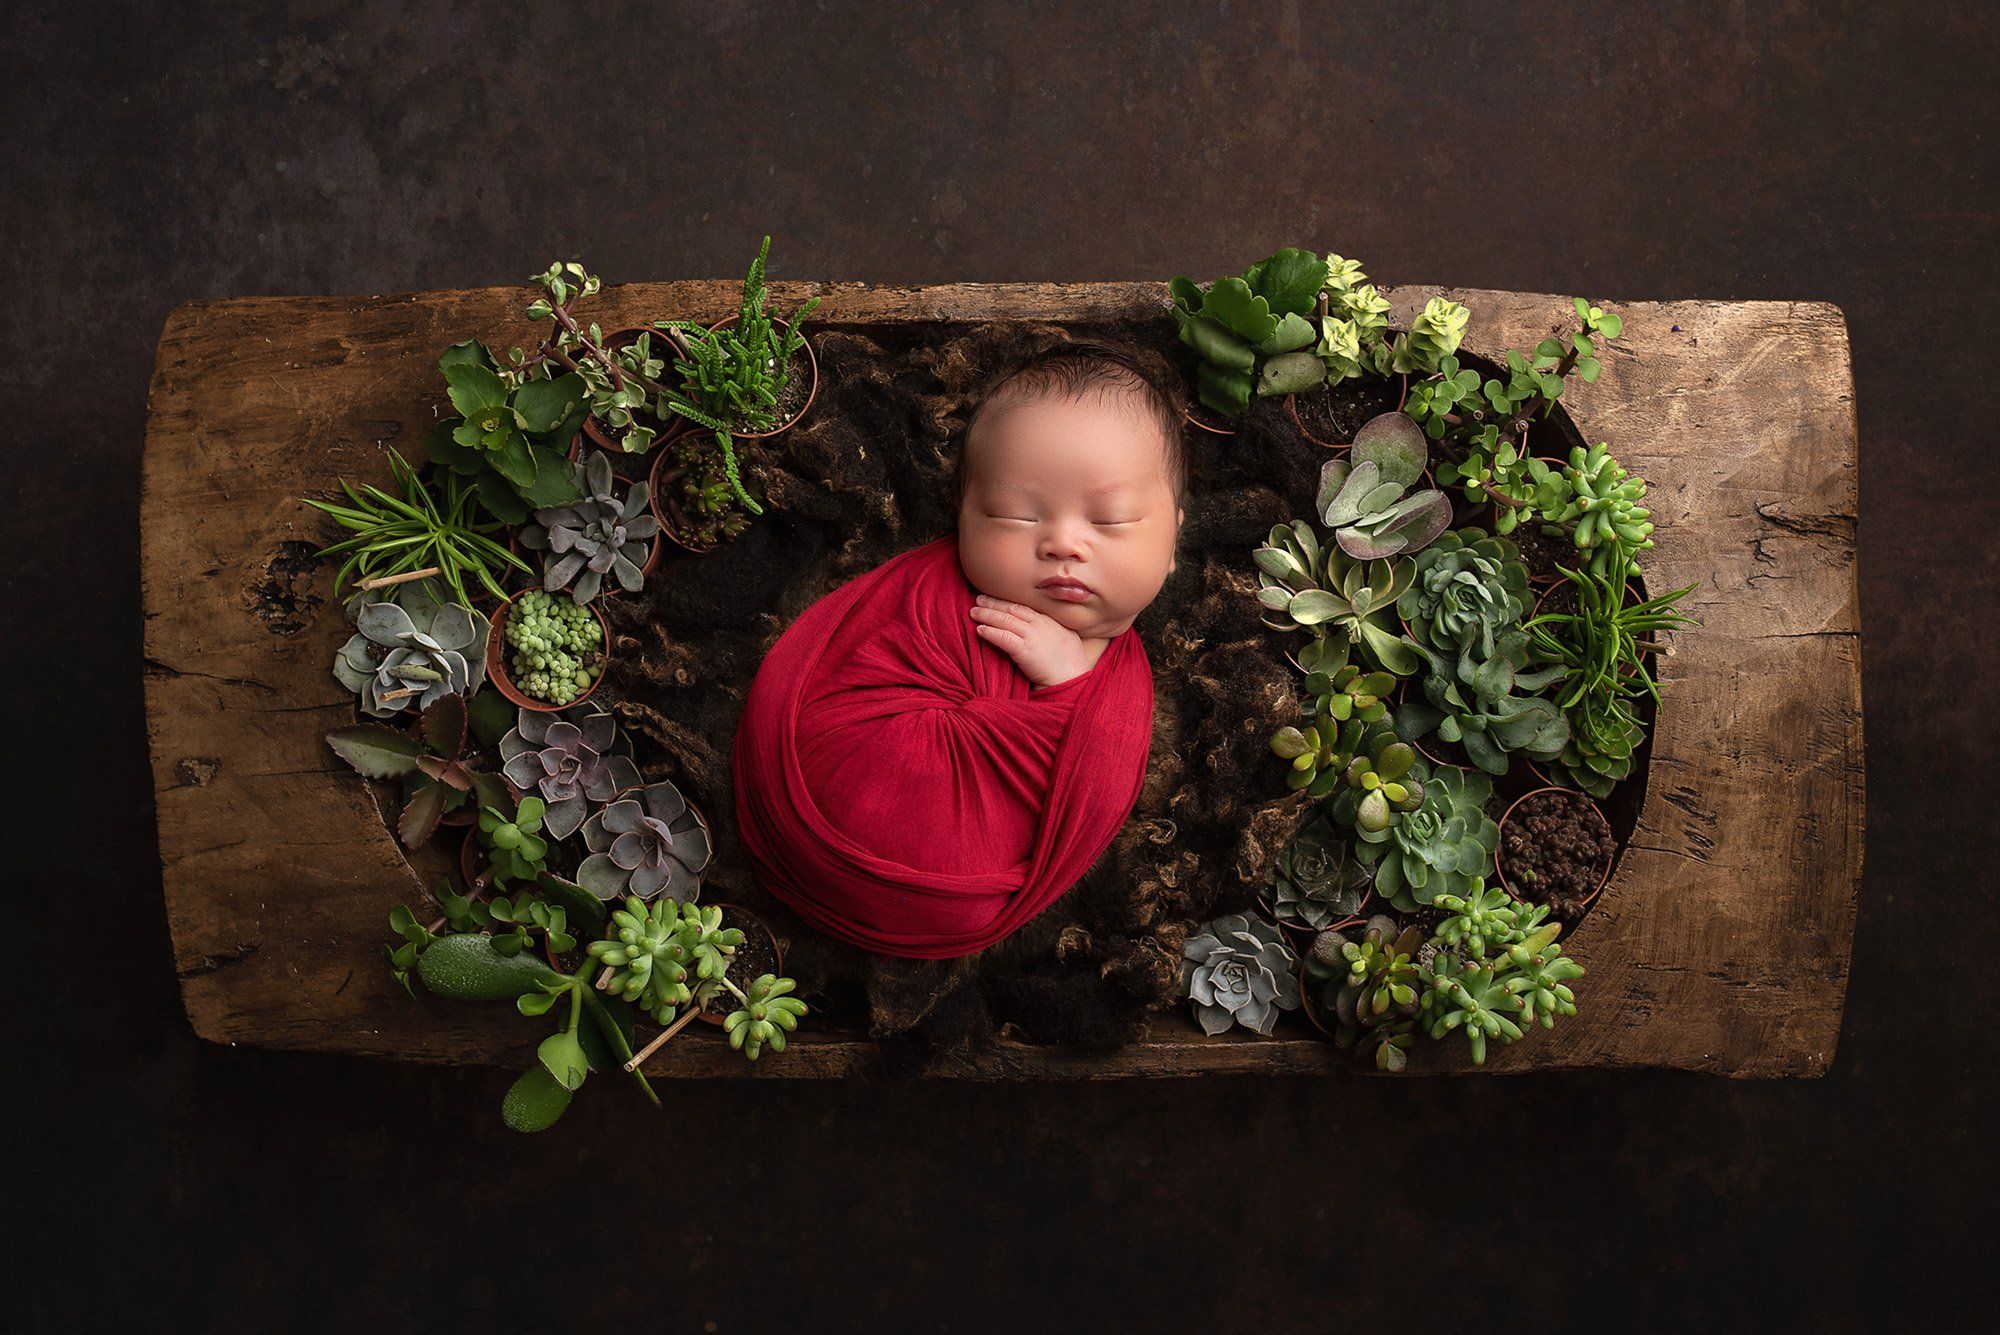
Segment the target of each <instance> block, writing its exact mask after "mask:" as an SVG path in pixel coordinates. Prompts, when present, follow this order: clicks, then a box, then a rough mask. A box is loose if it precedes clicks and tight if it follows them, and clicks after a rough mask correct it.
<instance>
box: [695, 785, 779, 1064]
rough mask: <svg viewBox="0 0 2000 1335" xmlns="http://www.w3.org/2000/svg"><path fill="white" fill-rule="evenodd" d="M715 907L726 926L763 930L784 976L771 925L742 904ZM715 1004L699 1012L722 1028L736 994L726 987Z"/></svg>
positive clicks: (745, 930)
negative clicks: (713, 1008) (720, 913)
mask: <svg viewBox="0 0 2000 1335" xmlns="http://www.w3.org/2000/svg"><path fill="white" fill-rule="evenodd" d="M688 805H689V806H690V807H692V806H693V805H694V804H693V803H692V802H690V803H689V804H688ZM715 907H716V908H719V909H721V910H722V925H723V926H724V927H740V928H742V929H743V934H744V936H746V937H748V936H749V935H751V933H753V932H762V933H763V934H764V939H765V940H767V941H769V942H770V943H771V956H772V958H773V959H775V960H777V961H778V963H777V967H776V968H774V969H773V970H772V972H773V973H775V974H777V975H778V977H780V978H782V977H784V976H785V952H784V950H783V949H782V948H781V947H780V946H779V945H778V934H777V933H776V932H773V931H772V930H771V925H770V924H769V923H767V922H765V921H764V920H763V919H762V918H760V917H758V916H757V915H756V914H755V913H752V912H751V911H750V910H749V909H746V908H744V907H743V906H742V905H740V904H717V905H715ZM743 981H744V980H741V979H739V980H737V985H738V986H741V985H742V982H743ZM714 1004H715V1005H716V1006H718V1007H720V1009H718V1010H708V1009H706V1008H704V1009H702V1010H701V1011H700V1012H699V1014H700V1016H701V1022H702V1023H703V1024H712V1025H714V1026H715V1027H716V1028H718V1029H720V1028H721V1027H722V1021H723V1019H724V1018H725V1017H726V1016H727V1015H728V1014H729V1012H730V1011H733V1010H735V1009H736V995H735V993H733V992H731V991H729V990H728V989H727V988H725V989H723V992H722V995H721V996H720V997H718V998H717V999H716V1000H715V1003H714Z"/></svg>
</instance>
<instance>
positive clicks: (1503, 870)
mask: <svg viewBox="0 0 2000 1335" xmlns="http://www.w3.org/2000/svg"><path fill="white" fill-rule="evenodd" d="M1536 772H1537V773H1540V771H1539V770H1537V771H1536ZM1542 793H1566V794H1568V795H1569V796H1571V797H1575V798H1580V799H1582V800H1583V802H1584V803H1585V804H1586V805H1587V806H1589V808H1590V811H1591V814H1592V815H1594V816H1596V817H1597V819H1598V822H1599V823H1600V824H1602V825H1603V826H1604V830H1605V833H1607V834H1609V833H1610V832H1611V821H1610V820H1609V819H1608V818H1607V817H1606V816H1605V814H1604V808H1603V807H1600V806H1599V805H1597V803H1596V802H1595V801H1593V800H1592V799H1591V797H1590V795H1589V794H1588V793H1583V792H1579V791H1577V790H1576V789H1574V788H1562V787H1558V786H1557V785H1555V784H1549V785H1547V786H1546V787H1542V788H1534V789H1531V790H1529V791H1528V792H1525V793H1523V794H1521V795H1520V796H1519V797H1517V798H1515V799H1514V800H1513V802H1512V803H1511V804H1509V806H1508V807H1507V811H1506V813H1505V814H1504V815H1502V816H1501V817H1500V842H1499V843H1498V844H1496V845H1494V848H1493V874H1494V875H1495V876H1497V877H1499V879H1500V886H1501V888H1502V889H1503V890H1505V891H1506V892H1507V893H1508V894H1510V895H1512V896H1513V897H1514V898H1516V899H1520V900H1524V901H1525V900H1528V896H1525V895H1523V894H1521V893H1520V892H1519V891H1518V890H1516V889H1515V888H1514V885H1513V882H1511V881H1509V880H1508V879H1507V864H1506V860H1505V859H1504V858H1503V857H1502V856H1501V854H1502V853H1503V852H1504V851H1505V850H1506V847H1507V825H1508V822H1510V821H1512V820H1513V819H1514V812H1515V811H1516V810H1517V809H1519V807H1520V805H1521V804H1522V803H1523V802H1525V801H1527V800H1528V799H1529V798H1531V797H1536V796H1539V795H1541V794H1542ZM1615 842H1616V841H1615V840H1614V845H1615ZM1617 858H1618V853H1617V849H1616V847H1615V846H1614V848H1613V850H1612V852H1611V855H1610V856H1609V857H1607V858H1605V859H1604V870H1603V871H1601V872H1599V873H1598V876H1597V884H1596V885H1594V886H1592V887H1591V890H1590V893H1589V894H1587V895H1585V896H1584V897H1583V902H1582V903H1581V904H1579V905H1578V906H1577V907H1578V910H1579V911H1582V910H1585V909H1588V908H1589V907H1590V906H1591V905H1592V904H1594V903H1596V902H1597V897H1598V896H1599V895H1601V894H1603V893H1604V887H1605V886H1606V885H1607V884H1608V883H1609V882H1610V880H1611V864H1612V863H1613V862H1615V861H1616V860H1617ZM1530 902H1536V901H1530Z"/></svg>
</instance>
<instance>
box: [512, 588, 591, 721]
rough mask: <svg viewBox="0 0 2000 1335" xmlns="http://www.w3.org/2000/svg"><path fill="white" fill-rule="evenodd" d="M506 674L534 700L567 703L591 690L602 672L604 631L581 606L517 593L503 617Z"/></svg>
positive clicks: (540, 594) (536, 594) (531, 593)
mask: <svg viewBox="0 0 2000 1335" xmlns="http://www.w3.org/2000/svg"><path fill="white" fill-rule="evenodd" d="M506 626H507V644H508V646H509V647H510V648H511V649H512V650H513V652H512V653H511V654H510V655H509V656H508V660H507V666H508V670H509V671H510V672H511V673H512V674H513V677H514V684H515V685H516V686H518V687H519V688H520V689H521V690H522V691H524V692H526V693H527V694H529V695H532V696H534V697H535V698H536V699H537V700H546V701H548V702H549V703H550V704H552V705H567V704H570V703H571V702H573V701H574V700H575V699H576V698H577V697H578V696H580V695H583V694H585V693H586V692H588V691H590V690H591V689H592V688H593V687H594V685H595V684H596V681H597V674H598V673H599V672H600V671H602V670H603V669H602V662H601V660H602V651H603V648H604V627H603V625H602V624H600V623H599V621H598V619H597V615H596V614H595V613H593V612H591V611H590V610H589V609H587V608H585V607H584V606H583V605H582V604H580V603H575V602H571V601H570V600H568V599H559V598H554V597H551V596H550V595H549V594H547V593H544V592H543V591H542V590H540V589H529V590H528V591H527V592H526V593H524V594H521V595H520V596H519V597H518V598H516V599H515V600H514V602H513V604H512V610H510V611H509V612H508V613H507V617H506Z"/></svg>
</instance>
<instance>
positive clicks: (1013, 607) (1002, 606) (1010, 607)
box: [973, 593, 1041, 621]
mask: <svg viewBox="0 0 2000 1335" xmlns="http://www.w3.org/2000/svg"><path fill="white" fill-rule="evenodd" d="M973 601H974V602H976V603H978V604H979V605H980V606H981V607H988V608H991V609H992V610H994V611H996V612H1005V613H1007V614H1008V615H1009V616H1017V617H1020V618H1022V619H1023V620H1030V621H1031V620H1033V619H1034V618H1035V617H1037V616H1039V615H1041V614H1040V613H1038V612H1037V611H1035V609H1034V608H1032V607H1023V606H1022V605H1021V604H1019V603H1010V602H1007V601H1005V600H1004V599H1000V598H994V597H992V596H990V595H988V594H984V593H982V594H980V595H979V596H978V597H977V598H975V599H973Z"/></svg>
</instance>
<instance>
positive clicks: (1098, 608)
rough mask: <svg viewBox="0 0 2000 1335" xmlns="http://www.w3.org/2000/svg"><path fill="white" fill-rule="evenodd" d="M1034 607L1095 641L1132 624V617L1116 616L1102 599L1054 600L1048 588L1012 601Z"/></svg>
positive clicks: (1011, 600) (1053, 619)
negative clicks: (1074, 601) (1083, 600)
mask: <svg viewBox="0 0 2000 1335" xmlns="http://www.w3.org/2000/svg"><path fill="white" fill-rule="evenodd" d="M1008 601H1010V602H1018V603H1021V604H1023V605H1025V606H1028V607H1032V608H1034V609H1035V610H1036V611H1037V612H1040V613H1042V614H1044V615H1045V616H1047V617H1048V618H1049V619H1050V620H1051V621H1054V622H1055V623H1056V624H1057V625H1060V626H1066V627H1068V628H1069V629H1070V630H1073V631H1075V632H1076V633H1077V634H1078V635H1083V636H1087V637H1090V638H1093V639H1108V638H1109V637H1111V636H1113V635H1116V634H1117V633H1118V632H1119V631H1121V630H1124V629H1125V628H1126V627H1127V626H1129V625H1131V624H1132V619H1131V618H1130V617H1114V616H1113V615H1111V612H1110V610H1109V609H1107V608H1106V607H1105V606H1104V604H1103V602H1102V600H1100V599H1097V598H1092V599H1091V600H1090V601H1089V602H1087V603H1072V602H1066V601H1064V600H1063V599H1061V598H1051V597H1050V596H1049V594H1048V591H1047V590H1045V589H1030V590H1028V592H1027V594H1026V596H1025V597H1021V598H1013V599H1009V600H1008Z"/></svg>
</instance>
